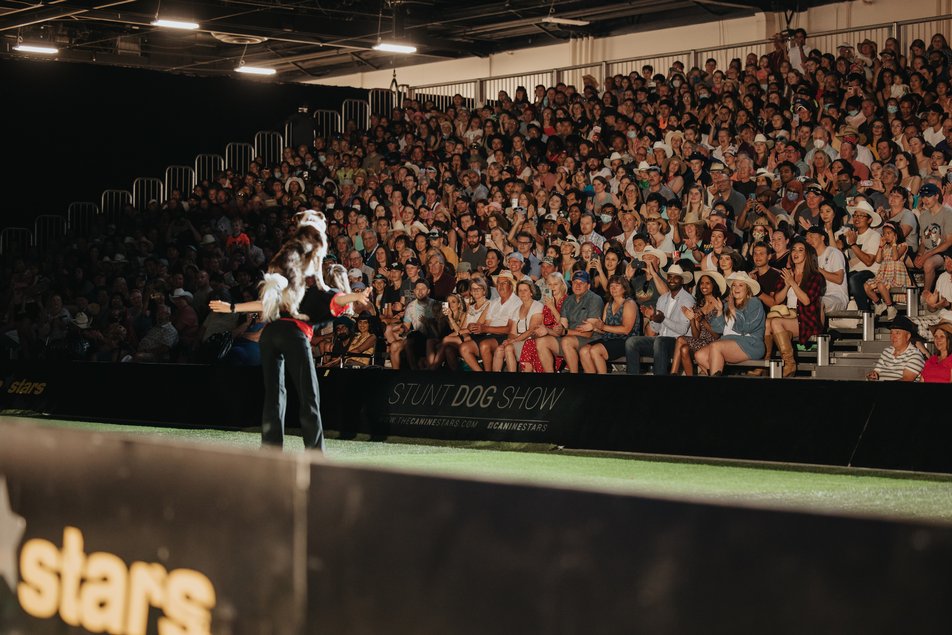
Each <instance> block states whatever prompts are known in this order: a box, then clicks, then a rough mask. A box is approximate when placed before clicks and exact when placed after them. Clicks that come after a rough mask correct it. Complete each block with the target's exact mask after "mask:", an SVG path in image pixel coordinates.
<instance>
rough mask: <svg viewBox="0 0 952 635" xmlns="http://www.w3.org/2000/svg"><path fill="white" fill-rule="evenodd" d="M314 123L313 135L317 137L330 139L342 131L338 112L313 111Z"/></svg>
mask: <svg viewBox="0 0 952 635" xmlns="http://www.w3.org/2000/svg"><path fill="white" fill-rule="evenodd" d="M314 123H315V124H316V129H315V131H314V134H316V135H317V136H318V137H330V136H331V135H333V134H338V133H340V132H342V131H343V127H342V126H341V119H340V111H339V110H315V111H314Z"/></svg>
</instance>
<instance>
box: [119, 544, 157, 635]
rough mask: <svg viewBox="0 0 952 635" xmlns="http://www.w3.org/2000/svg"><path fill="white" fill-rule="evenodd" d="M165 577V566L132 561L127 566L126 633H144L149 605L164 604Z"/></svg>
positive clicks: (147, 621)
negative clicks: (129, 565)
mask: <svg viewBox="0 0 952 635" xmlns="http://www.w3.org/2000/svg"><path fill="white" fill-rule="evenodd" d="M165 577H166V571H165V567H163V566H162V565H160V564H154V563H153V564H147V563H145V562H133V563H132V566H131V567H129V599H128V603H127V611H126V635H145V631H146V628H147V627H148V625H149V607H150V606H154V607H156V608H161V607H162V606H163V605H164V604H165V593H164V591H165Z"/></svg>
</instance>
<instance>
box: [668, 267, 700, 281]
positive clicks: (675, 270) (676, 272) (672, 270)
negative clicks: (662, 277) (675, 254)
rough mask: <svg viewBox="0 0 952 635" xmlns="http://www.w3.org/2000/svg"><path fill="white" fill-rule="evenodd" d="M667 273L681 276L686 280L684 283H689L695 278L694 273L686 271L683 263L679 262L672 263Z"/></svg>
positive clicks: (682, 279)
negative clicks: (682, 265) (679, 263)
mask: <svg viewBox="0 0 952 635" xmlns="http://www.w3.org/2000/svg"><path fill="white" fill-rule="evenodd" d="M666 275H669V276H681V281H682V282H684V284H687V283H689V282H691V280H693V279H694V275H693V274H692V273H691V272H690V271H685V270H684V269H682V268H681V265H678V264H674V265H671V267H670V268H669V269H668V271H667V274H666Z"/></svg>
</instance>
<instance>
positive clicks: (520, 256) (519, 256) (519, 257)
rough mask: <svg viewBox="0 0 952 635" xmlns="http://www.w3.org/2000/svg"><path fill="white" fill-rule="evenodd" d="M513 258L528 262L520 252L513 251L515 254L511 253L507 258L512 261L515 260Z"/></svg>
mask: <svg viewBox="0 0 952 635" xmlns="http://www.w3.org/2000/svg"><path fill="white" fill-rule="evenodd" d="M513 258H515V259H516V260H518V261H519V262H525V261H526V259H525V257H524V256H523V255H522V254H520V253H519V252H518V251H513V252H511V253H510V254H509V255H508V256H506V260H511V259H513Z"/></svg>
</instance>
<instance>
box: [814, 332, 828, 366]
mask: <svg viewBox="0 0 952 635" xmlns="http://www.w3.org/2000/svg"><path fill="white" fill-rule="evenodd" d="M816 365H817V366H829V365H830V336H829V335H818V336H817V338H816Z"/></svg>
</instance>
